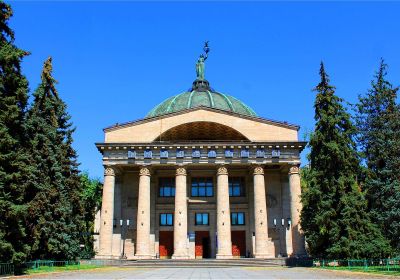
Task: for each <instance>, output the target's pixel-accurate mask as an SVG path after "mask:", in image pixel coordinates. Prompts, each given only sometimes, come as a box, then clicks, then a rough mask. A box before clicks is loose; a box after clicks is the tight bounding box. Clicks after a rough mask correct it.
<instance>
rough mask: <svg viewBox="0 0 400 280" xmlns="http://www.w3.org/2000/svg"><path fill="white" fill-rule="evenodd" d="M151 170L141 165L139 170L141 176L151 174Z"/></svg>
mask: <svg viewBox="0 0 400 280" xmlns="http://www.w3.org/2000/svg"><path fill="white" fill-rule="evenodd" d="M150 174H151V171H150V168H148V167H141V168H140V170H139V176H150Z"/></svg>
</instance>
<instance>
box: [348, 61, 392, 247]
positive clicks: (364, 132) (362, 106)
mask: <svg viewBox="0 0 400 280" xmlns="http://www.w3.org/2000/svg"><path fill="white" fill-rule="evenodd" d="M386 75H387V65H386V64H385V62H384V61H383V60H382V61H381V63H380V67H379V70H378V72H377V73H376V75H375V79H374V80H373V81H372V82H371V89H369V91H368V92H367V93H366V94H365V96H359V102H358V104H357V106H356V109H357V112H356V124H357V128H358V142H359V144H360V148H361V152H362V158H363V160H364V161H365V163H366V167H367V168H366V169H365V172H364V174H363V175H364V176H363V177H364V178H365V179H364V181H365V182H364V188H365V190H366V196H367V198H368V202H369V206H370V209H371V214H372V218H373V220H374V221H375V222H376V223H377V224H379V226H380V227H381V228H382V230H383V233H384V235H385V236H386V238H387V239H389V240H390V241H391V245H392V247H393V248H394V249H395V250H397V252H400V106H399V104H396V99H397V91H398V88H397V87H393V86H392V85H391V84H390V83H389V82H388V81H387V80H386Z"/></svg>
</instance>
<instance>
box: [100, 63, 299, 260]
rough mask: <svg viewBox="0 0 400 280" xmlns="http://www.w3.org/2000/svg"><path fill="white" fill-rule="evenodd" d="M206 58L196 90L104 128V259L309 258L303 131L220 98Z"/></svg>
mask: <svg viewBox="0 0 400 280" xmlns="http://www.w3.org/2000/svg"><path fill="white" fill-rule="evenodd" d="M205 58H206V56H203V59H202V60H201V61H200V60H199V61H200V62H198V64H199V65H198V77H197V79H196V80H195V81H194V82H193V85H192V88H191V89H190V90H189V91H187V92H183V93H181V94H178V95H176V96H173V97H171V98H168V99H167V100H166V101H164V102H162V103H161V104H159V105H158V106H156V107H154V109H153V110H151V111H150V112H149V114H148V115H147V116H146V117H145V118H144V119H140V120H137V121H133V122H128V123H124V124H116V125H114V126H111V127H108V128H105V129H104V132H105V138H104V142H101V143H96V146H97V148H98V150H99V152H100V153H101V154H102V156H103V165H104V187H103V200H102V208H101V215H98V217H97V219H96V223H95V224H96V226H95V227H96V229H97V230H98V233H99V236H98V238H97V241H96V243H95V250H96V252H97V253H96V257H97V258H122V257H123V258H125V257H126V258H128V259H150V258H158V257H159V258H174V259H194V258H221V259H230V258H238V257H254V258H274V257H279V256H301V255H304V254H305V248H304V247H305V246H304V238H303V235H302V231H301V228H300V223H299V220H300V211H301V202H300V194H301V187H300V175H299V165H300V152H301V151H302V150H303V149H304V147H305V145H306V143H305V142H302V141H299V140H298V130H299V127H298V126H296V125H293V124H289V123H287V122H279V121H273V120H269V119H265V118H261V117H259V116H257V115H256V113H255V112H254V111H253V110H252V109H251V108H250V107H249V106H247V105H245V104H244V103H243V102H241V101H239V100H238V99H236V98H234V97H232V96H230V95H227V94H223V93H220V92H217V91H215V90H214V89H212V88H211V87H210V86H209V83H208V81H207V80H205V79H204V61H205ZM199 73H200V74H201V75H200V74H199ZM122 252H123V253H122Z"/></svg>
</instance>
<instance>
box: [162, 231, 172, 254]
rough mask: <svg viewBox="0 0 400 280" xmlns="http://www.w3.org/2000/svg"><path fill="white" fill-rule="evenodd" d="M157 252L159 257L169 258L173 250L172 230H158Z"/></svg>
mask: <svg viewBox="0 0 400 280" xmlns="http://www.w3.org/2000/svg"><path fill="white" fill-rule="evenodd" d="M159 244H160V245H159V254H160V258H162V259H167V258H171V256H172V253H173V250H174V232H173V231H160V232H159Z"/></svg>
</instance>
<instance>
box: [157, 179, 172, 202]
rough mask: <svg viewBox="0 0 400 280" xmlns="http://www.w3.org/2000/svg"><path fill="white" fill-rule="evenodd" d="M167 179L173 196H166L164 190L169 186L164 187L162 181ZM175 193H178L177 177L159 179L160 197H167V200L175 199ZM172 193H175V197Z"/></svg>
mask: <svg viewBox="0 0 400 280" xmlns="http://www.w3.org/2000/svg"><path fill="white" fill-rule="evenodd" d="M167 179H168V180H170V181H169V184H170V186H169V188H170V192H171V195H165V191H164V189H165V188H167V187H168V186H166V185H164V186H162V181H164V180H167ZM161 190H163V191H162V192H163V194H162V195H161ZM175 191H176V186H175V177H159V178H158V197H167V198H170V197H175ZM172 193H173V195H172Z"/></svg>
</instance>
